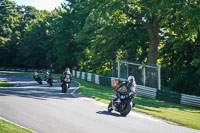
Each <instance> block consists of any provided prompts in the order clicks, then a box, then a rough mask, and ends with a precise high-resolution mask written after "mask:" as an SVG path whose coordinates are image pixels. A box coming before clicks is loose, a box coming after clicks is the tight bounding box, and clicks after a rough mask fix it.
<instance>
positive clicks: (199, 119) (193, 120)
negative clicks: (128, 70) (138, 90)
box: [74, 78, 200, 130]
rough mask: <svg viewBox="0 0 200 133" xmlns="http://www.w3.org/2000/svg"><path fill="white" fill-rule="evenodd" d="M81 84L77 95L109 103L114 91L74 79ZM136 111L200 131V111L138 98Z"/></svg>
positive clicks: (135, 100) (136, 98)
mask: <svg viewBox="0 0 200 133" xmlns="http://www.w3.org/2000/svg"><path fill="white" fill-rule="evenodd" d="M74 80H75V81H78V82H79V83H80V84H81V87H80V88H79V89H78V90H77V91H76V93H81V94H83V95H86V96H88V97H91V98H94V99H95V100H97V101H100V102H103V103H107V104H108V103H109V102H110V100H111V99H112V95H113V90H112V89H110V88H107V87H105V86H101V85H96V84H93V83H90V82H87V81H83V80H80V79H76V78H74ZM133 101H134V102H135V103H136V107H135V108H134V110H136V111H139V112H143V113H146V114H150V115H152V116H156V117H159V118H162V119H164V120H168V121H172V122H175V123H178V124H180V125H184V126H186V127H190V128H194V129H199V130H200V109H199V108H195V107H190V106H184V105H180V104H174V103H170V102H165V101H160V100H153V99H149V98H145V97H140V96H136V97H135V99H134V100H133Z"/></svg>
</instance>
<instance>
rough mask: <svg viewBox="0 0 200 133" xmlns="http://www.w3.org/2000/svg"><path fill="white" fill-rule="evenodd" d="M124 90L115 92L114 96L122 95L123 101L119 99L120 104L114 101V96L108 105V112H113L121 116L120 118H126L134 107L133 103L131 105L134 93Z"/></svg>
mask: <svg viewBox="0 0 200 133" xmlns="http://www.w3.org/2000/svg"><path fill="white" fill-rule="evenodd" d="M125 89H126V88H125V87H124V88H123V87H122V89H119V90H117V91H116V90H115V91H116V92H115V94H116V93H119V94H120V95H124V96H125V98H124V99H120V102H118V101H117V100H116V95H115V94H114V96H113V99H112V101H111V102H110V104H109V105H108V112H111V111H112V110H115V111H117V112H119V113H120V114H121V116H126V115H128V114H129V112H130V111H131V109H132V108H133V107H134V106H135V103H132V100H133V98H134V97H135V93H131V92H128V91H127V89H126V90H125Z"/></svg>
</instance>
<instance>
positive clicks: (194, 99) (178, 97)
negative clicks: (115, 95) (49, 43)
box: [73, 70, 200, 107]
mask: <svg viewBox="0 0 200 133" xmlns="http://www.w3.org/2000/svg"><path fill="white" fill-rule="evenodd" d="M73 73H74V77H76V78H80V79H83V80H87V81H90V82H93V83H96V84H100V85H104V86H108V87H113V84H114V79H118V78H117V77H106V76H101V75H96V74H93V73H87V72H80V71H75V70H73ZM81 74H82V75H81ZM83 74H84V76H83ZM83 77H84V78H83ZM124 80H125V79H120V80H119V81H118V85H119V84H120V83H121V82H123V81H124ZM136 84H137V83H136ZM136 93H137V95H138V96H144V97H148V98H151V99H159V100H163V101H168V102H173V103H178V104H183V105H190V106H195V107H200V97H198V96H192V95H185V94H179V93H176V92H170V91H163V90H158V89H156V88H151V87H146V86H142V85H137V89H136Z"/></svg>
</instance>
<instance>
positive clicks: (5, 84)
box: [0, 80, 16, 88]
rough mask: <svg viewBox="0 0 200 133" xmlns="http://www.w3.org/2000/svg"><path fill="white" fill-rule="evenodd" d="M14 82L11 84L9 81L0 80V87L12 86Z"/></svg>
mask: <svg viewBox="0 0 200 133" xmlns="http://www.w3.org/2000/svg"><path fill="white" fill-rule="evenodd" d="M15 85H16V84H11V83H8V82H6V81H2V80H0V88H2V87H13V86H15Z"/></svg>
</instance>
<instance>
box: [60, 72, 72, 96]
mask: <svg viewBox="0 0 200 133" xmlns="http://www.w3.org/2000/svg"><path fill="white" fill-rule="evenodd" d="M70 82H71V78H70V75H65V76H63V77H61V87H62V92H63V93H66V92H67V90H68V88H69V84H70Z"/></svg>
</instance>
